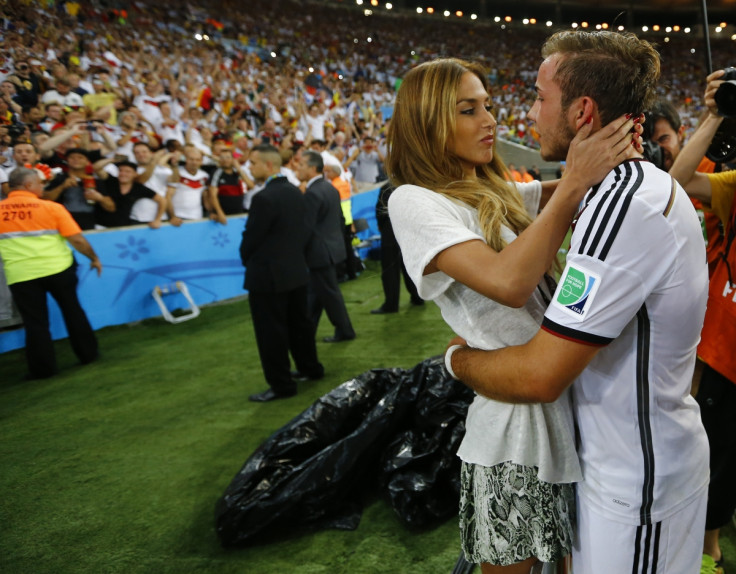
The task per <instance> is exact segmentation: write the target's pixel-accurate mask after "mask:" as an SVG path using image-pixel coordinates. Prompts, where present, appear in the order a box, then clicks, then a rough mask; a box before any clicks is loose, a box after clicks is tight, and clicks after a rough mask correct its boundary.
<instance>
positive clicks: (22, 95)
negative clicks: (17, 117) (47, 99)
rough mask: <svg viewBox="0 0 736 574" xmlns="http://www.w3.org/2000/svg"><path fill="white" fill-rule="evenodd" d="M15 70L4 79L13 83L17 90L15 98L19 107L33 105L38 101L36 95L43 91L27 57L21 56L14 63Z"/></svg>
mask: <svg viewBox="0 0 736 574" xmlns="http://www.w3.org/2000/svg"><path fill="white" fill-rule="evenodd" d="M14 68H15V71H14V73H12V74H11V75H9V76H8V77H7V78H6V80H8V81H10V82H12V83H13V84H14V85H15V89H16V91H17V92H18V99H17V100H16V101H17V102H18V103H19V104H20V105H21V107H26V106H35V105H36V104H37V103H38V96H39V94H40V93H41V92H42V91H43V90H42V89H41V80H40V79H39V77H38V76H37V75H36V74H35V73H33V72H32V71H31V65H30V62H29V61H28V59H26V58H21V59H19V60H18V61H17V62H15V64H14Z"/></svg>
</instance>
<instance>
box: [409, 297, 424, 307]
mask: <svg viewBox="0 0 736 574" xmlns="http://www.w3.org/2000/svg"><path fill="white" fill-rule="evenodd" d="M411 304H412V305H414V306H415V307H421V306H422V305H424V299H412V300H411Z"/></svg>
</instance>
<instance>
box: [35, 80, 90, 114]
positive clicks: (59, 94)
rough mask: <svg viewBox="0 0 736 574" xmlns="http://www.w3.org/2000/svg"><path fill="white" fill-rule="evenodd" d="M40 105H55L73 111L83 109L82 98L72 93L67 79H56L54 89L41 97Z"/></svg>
mask: <svg viewBox="0 0 736 574" xmlns="http://www.w3.org/2000/svg"><path fill="white" fill-rule="evenodd" d="M41 103H42V104H44V105H48V104H51V103H56V104H60V105H61V106H63V107H65V108H72V109H74V110H78V109H81V108H82V107H84V102H83V101H82V96H80V95H79V94H77V93H76V92H73V91H72V86H71V84H70V83H69V79H68V77H63V78H59V79H57V80H56V84H55V88H54V89H53V90H47V91H46V92H44V93H43V95H42V96H41Z"/></svg>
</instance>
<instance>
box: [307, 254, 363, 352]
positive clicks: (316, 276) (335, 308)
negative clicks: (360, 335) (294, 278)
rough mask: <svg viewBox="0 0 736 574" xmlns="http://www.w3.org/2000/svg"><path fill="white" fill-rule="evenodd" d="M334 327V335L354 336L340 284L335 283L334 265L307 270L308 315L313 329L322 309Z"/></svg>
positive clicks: (350, 337) (317, 323) (348, 337)
mask: <svg viewBox="0 0 736 574" xmlns="http://www.w3.org/2000/svg"><path fill="white" fill-rule="evenodd" d="M323 310H324V311H325V313H327V318H328V319H329V320H330V323H332V324H333V326H334V327H335V337H339V338H346V339H352V338H354V337H355V330H354V329H353V324H352V323H351V322H350V317H349V316H348V310H347V309H346V307H345V299H343V296H342V291H340V286H339V285H338V284H337V270H336V268H335V266H334V265H328V266H327V267H319V268H317V269H310V270H309V316H310V318H311V319H312V323H313V329H314V331H316V330H317V325H319V319H320V317H321V316H322V311H323Z"/></svg>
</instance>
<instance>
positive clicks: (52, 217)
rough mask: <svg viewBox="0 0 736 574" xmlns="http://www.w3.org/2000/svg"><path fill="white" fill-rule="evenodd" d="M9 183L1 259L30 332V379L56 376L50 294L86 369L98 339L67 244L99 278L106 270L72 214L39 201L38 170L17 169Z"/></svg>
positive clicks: (0, 220) (1, 210) (2, 209)
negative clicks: (80, 295) (87, 261)
mask: <svg viewBox="0 0 736 574" xmlns="http://www.w3.org/2000/svg"><path fill="white" fill-rule="evenodd" d="M9 180H10V181H9V184H10V195H9V197H8V198H7V199H5V200H2V201H0V214H1V215H0V255H1V256H2V260H3V265H4V268H5V276H6V278H7V281H8V286H9V287H10V291H11V292H12V294H13V299H14V301H15V304H16V306H17V307H18V311H19V312H20V315H21V317H22V318H23V323H24V325H25V329H26V359H27V362H28V370H29V375H28V377H29V378H43V377H50V376H52V375H53V374H54V373H56V358H55V355H54V345H53V341H52V339H51V333H50V332H49V319H48V307H47V294H49V293H50V294H51V296H52V297H53V298H54V299H55V300H56V302H57V303H58V305H59V308H60V309H61V312H62V315H63V316H64V323H65V324H66V328H67V331H68V332H69V341H70V342H71V345H72V349H73V350H74V353H75V354H76V355H77V357H78V358H79V360H80V361H81V362H82V363H84V364H86V363H90V362H92V361H94V360H95V359H96V358H97V338H96V337H95V334H94V331H93V330H92V327H91V326H90V324H89V321H88V320H87V316H86V314H85V312H84V309H82V307H81V305H80V304H79V299H78V298H77V274H76V265H75V263H74V258H73V256H72V252H71V250H70V249H69V246H68V245H67V243H66V242H67V241H68V242H69V243H71V244H72V245H73V246H74V248H75V249H77V250H78V251H79V252H80V253H82V254H83V255H85V256H87V257H88V258H89V259H90V261H91V268H93V269H96V270H97V274H98V275H99V274H100V273H101V272H102V264H101V263H100V260H99V258H98V257H97V254H96V253H95V252H94V249H92V247H91V246H90V244H89V242H88V241H87V240H86V239H85V238H84V236H83V235H82V232H81V229H80V228H79V226H78V225H77V224H76V223H75V221H74V220H73V219H72V217H71V216H70V215H69V212H68V211H67V210H66V209H64V207H62V206H61V205H59V204H57V203H54V202H52V201H44V200H43V199H41V197H42V195H43V187H42V185H41V180H40V178H39V177H38V174H37V173H36V171H35V170H33V169H28V168H24V167H19V168H16V169H15V170H13V171H12V172H11V173H10V178H9ZM65 240H66V241H65Z"/></svg>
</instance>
